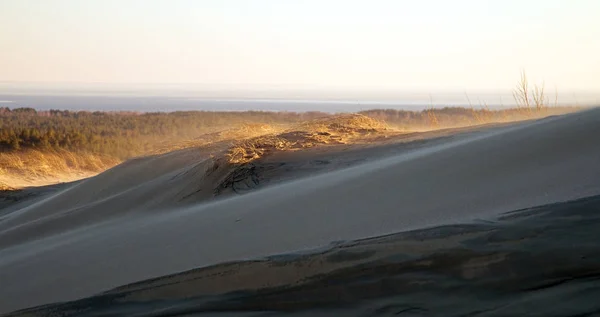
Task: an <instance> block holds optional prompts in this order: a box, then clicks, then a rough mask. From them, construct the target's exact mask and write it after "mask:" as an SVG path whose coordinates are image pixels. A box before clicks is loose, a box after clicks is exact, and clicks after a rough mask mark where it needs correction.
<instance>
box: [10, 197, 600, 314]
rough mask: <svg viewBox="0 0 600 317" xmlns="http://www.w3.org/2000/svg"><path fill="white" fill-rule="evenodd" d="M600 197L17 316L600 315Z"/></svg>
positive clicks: (155, 283) (233, 265)
mask: <svg viewBox="0 0 600 317" xmlns="http://www.w3.org/2000/svg"><path fill="white" fill-rule="evenodd" d="M599 208H600V196H593V197H588V198H583V199H579V200H575V201H569V202H564V203H555V204H550V205H544V206H539V207H535V208H530V209H524V210H519V211H515V212H510V213H508V214H504V215H502V216H501V217H500V219H498V220H497V221H494V222H487V223H478V224H463V225H448V226H441V227H435V228H428V229H422V230H415V231H408V232H402V233H398V234H392V235H387V236H383V237H377V238H371V239H365V240H358V241H353V242H351V243H345V244H343V245H338V246H336V247H334V248H331V249H329V250H324V251H320V252H315V253H311V254H302V255H298V254H284V255H276V256H272V257H269V258H265V259H261V260H251V261H238V262H229V263H224V264H219V265H214V266H209V267H204V268H199V269H194V270H190V271H186V272H182V273H178V274H173V275H168V276H163V277H160V278H153V279H150V280H146V281H141V282H138V283H134V284H129V285H125V286H122V287H119V288H116V289H113V290H110V291H108V292H104V293H101V294H98V295H96V296H92V297H89V298H85V299H82V300H78V301H73V302H67V303H57V304H53V305H48V306H42V307H37V308H33V309H27V310H25V311H20V312H18V313H15V314H14V315H11V316H15V317H16V316H22V317H34V316H48V315H54V316H58V315H60V316H82V317H83V316H90V317H91V316H94V317H97V316H115V315H128V316H159V315H160V316H215V317H216V316H218V317H223V316H280V315H285V316H310V317H315V316H357V317H359V316H444V317H448V316H457V317H458V316H532V315H534V316H596V315H598V313H599V312H600V303H599V302H598V300H597V299H598V297H599V296H600V283H598V280H599V279H600V250H598V248H597V246H596V243H595V242H596V241H598V238H600V230H599V229H600V213H599V212H598V211H599Z"/></svg>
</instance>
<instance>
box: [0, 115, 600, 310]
mask: <svg viewBox="0 0 600 317" xmlns="http://www.w3.org/2000/svg"><path fill="white" fill-rule="evenodd" d="M599 135H600V110H599V109H595V110H591V111H586V112H582V113H577V114H572V115H566V116H563V117H555V118H549V119H544V120H541V121H537V122H533V123H525V124H521V125H518V126H512V127H507V128H502V129H495V130H493V131H488V132H481V133H478V134H474V135H473V134H471V135H465V136H463V137H460V138H454V139H451V140H449V141H448V142H443V143H439V142H433V143H432V144H430V145H429V146H426V147H420V148H417V149H414V150H407V151H405V152H402V153H399V154H397V155H394V156H391V157H387V158H384V159H382V160H378V161H372V162H368V163H366V164H362V165H358V166H354V167H351V168H348V169H344V170H338V171H333V172H330V173H327V174H322V175H317V176H314V177H310V178H305V179H301V180H297V181H292V182H289V183H284V184H281V185H277V186H272V187H268V188H266V189H264V190H259V191H255V192H251V193H248V194H247V195H243V196H237V197H232V198H229V199H224V200H220V201H215V202H210V203H205V204H177V203H175V202H176V201H177V199H175V201H174V199H173V197H179V198H183V197H184V196H186V195H188V193H184V192H181V191H182V190H189V187H190V186H191V185H193V184H194V182H195V181H197V178H196V177H195V176H194V175H196V176H198V175H206V172H207V171H209V170H211V169H212V168H213V166H212V165H210V164H209V165H206V164H207V163H206V162H208V161H206V160H205V161H203V160H201V159H200V160H199V157H198V156H197V155H195V154H194V153H193V150H189V151H187V152H185V151H184V152H176V153H173V154H171V155H165V156H159V157H155V158H147V159H143V160H142V161H141V162H135V161H134V162H130V163H127V164H124V165H121V166H119V167H117V168H115V169H112V170H110V171H108V172H106V173H103V174H101V175H99V176H97V177H94V178H91V179H89V180H86V181H84V182H80V183H78V184H76V185H74V186H72V187H70V188H69V189H67V190H65V191H61V192H59V193H57V194H54V195H52V196H51V197H46V198H44V199H42V200H38V201H35V202H34V203H33V204H29V205H27V206H25V205H20V206H17V207H13V208H12V209H10V210H3V211H0V217H2V218H0V281H1V283H2V286H3V287H2V288H1V289H0V312H6V311H10V310H14V309H19V308H24V307H29V306H33V305H38V304H43V303H48V302H54V301H62V300H71V299H76V298H81V297H84V296H89V295H91V294H93V293H96V292H99V291H103V290H106V289H109V288H111V287H115V286H119V285H123V284H126V283H130V282H134V281H138V280H141V279H145V278H150V277H154V276H160V275H165V274H169V273H174V272H177V271H183V270H186V269H190V268H193V267H198V266H206V265H211V264H214V263H218V262H223V261H232V260H240V259H244V258H254V257H259V256H265V255H269V254H275V253H283V252H289V251H292V250H300V249H310V248H315V247H319V246H323V245H327V244H329V243H330V242H332V241H339V240H353V239H360V238H365V237H370V236H377V235H382V234H387V233H392V232H397V231H402V230H409V229H414V228H420V227H426V226H434V225H439V224H446V223H457V222H462V221H468V220H472V219H474V218H481V217H490V216H493V215H495V214H497V213H499V212H503V211H510V210H515V209H519V208H525V207H531V206H537V205H542V204H546V203H552V202H557V201H564V200H570V199H576V198H581V197H587V196H591V195H597V194H600V169H599V168H598V163H599V162H600V146H599V144H600V141H599V140H598V137H597V136H599ZM182 153H183V154H182ZM198 162H200V163H198ZM182 166H183V167H182ZM191 166H192V167H193V168H196V169H197V170H199V171H201V172H198V173H193V171H194V169H193V168H192V167H191ZM215 177H216V176H215ZM200 189H201V188H200ZM200 192H201V191H200Z"/></svg>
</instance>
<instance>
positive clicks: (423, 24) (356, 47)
mask: <svg viewBox="0 0 600 317" xmlns="http://www.w3.org/2000/svg"><path fill="white" fill-rule="evenodd" d="M521 69H525V70H526V71H527V73H528V74H529V76H530V77H531V79H532V80H534V81H542V80H544V81H545V83H546V85H547V86H551V87H554V86H556V87H558V88H559V89H561V90H588V91H599V90H600V1H599V0H564V1H560V0H539V1H535V0H529V1H528V0H498V1H484V0H472V1H467V0H454V1H450V0H437V1H435V0H430V1H425V0H419V1H416V0H410V1H402V0H389V1H386V0H364V1H359V0H246V1H244V0H212V1H211V0H205V1H202V0H164V1H162V0H0V81H16V82H47V83H64V82H66V83H90V82H99V83H111V84H115V83H116V84H121V83H124V84H131V83H169V84H171V83H173V84H177V83H193V84H211V85H214V84H216V85H224V86H232V87H233V86H235V85H238V86H239V85H281V86H290V87H305V86H307V87H336V88H367V89H369V88H383V89H390V88H391V89H400V90H411V89H419V90H476V89H510V88H512V87H513V86H514V84H515V82H516V81H517V80H518V78H519V72H520V70H521Z"/></svg>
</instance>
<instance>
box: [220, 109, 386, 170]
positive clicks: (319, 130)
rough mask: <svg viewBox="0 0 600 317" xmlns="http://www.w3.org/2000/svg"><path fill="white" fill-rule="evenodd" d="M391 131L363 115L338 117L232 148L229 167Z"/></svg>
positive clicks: (377, 121)
mask: <svg viewBox="0 0 600 317" xmlns="http://www.w3.org/2000/svg"><path fill="white" fill-rule="evenodd" d="M386 131H389V128H388V127H387V125H386V124H385V123H384V122H381V121H379V120H376V119H373V118H370V117H368V116H365V115H361V114H348V115H339V116H334V117H330V118H325V119H319V120H313V121H310V122H306V123H302V124H299V125H297V126H295V127H293V128H291V129H288V130H286V131H283V132H282V133H279V134H270V135H263V136H259V137H255V138H250V139H245V140H242V141H240V142H237V143H235V144H233V145H232V146H231V147H230V149H229V151H228V152H227V157H228V160H229V163H232V164H243V163H248V162H251V161H253V160H256V159H258V158H261V157H263V156H265V155H267V154H269V153H271V152H274V151H278V150H279V151H281V150H291V149H300V148H309V147H314V146H317V145H324V144H344V143H349V142H353V141H355V140H356V139H357V138H361V137H364V136H368V135H371V134H378V133H379V134H382V133H384V132H386Z"/></svg>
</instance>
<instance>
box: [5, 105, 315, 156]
mask: <svg viewBox="0 0 600 317" xmlns="http://www.w3.org/2000/svg"><path fill="white" fill-rule="evenodd" d="M325 115H326V114H324V113H319V112H307V113H295V112H261V111H247V112H209V111H185V112H170V113H133V112H88V111H68V110H49V111H36V110H35V109H32V108H16V109H10V108H6V107H5V108H0V151H19V150H25V149H37V150H44V149H64V150H69V151H84V152H91V153H98V154H105V155H110V156H113V157H116V158H119V159H126V158H129V157H132V156H135V155H140V154H143V153H147V152H148V151H152V150H154V149H155V148H156V147H158V146H164V144H165V142H170V141H172V142H176V141H182V140H187V139H191V138H194V137H197V136H199V135H202V134H205V133H210V132H215V131H219V130H224V129H227V128H231V127H235V126H240V125H242V124H244V123H266V124H293V123H296V122H301V121H306V120H311V119H314V118H318V117H322V116H325Z"/></svg>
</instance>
